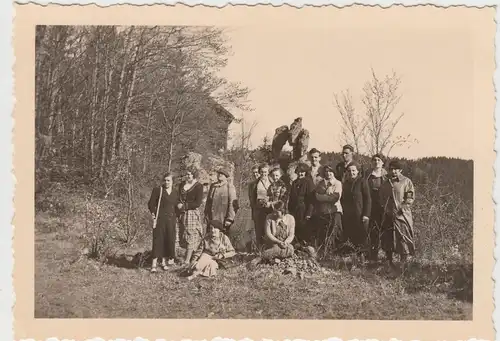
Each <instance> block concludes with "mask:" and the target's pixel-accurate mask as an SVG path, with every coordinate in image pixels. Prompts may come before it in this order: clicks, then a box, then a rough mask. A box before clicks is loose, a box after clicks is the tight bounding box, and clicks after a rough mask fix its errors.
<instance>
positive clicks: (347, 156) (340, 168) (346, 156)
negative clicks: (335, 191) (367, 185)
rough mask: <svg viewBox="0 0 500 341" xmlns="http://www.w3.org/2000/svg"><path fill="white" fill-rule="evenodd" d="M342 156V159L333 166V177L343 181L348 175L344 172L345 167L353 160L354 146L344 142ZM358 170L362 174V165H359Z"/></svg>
mask: <svg viewBox="0 0 500 341" xmlns="http://www.w3.org/2000/svg"><path fill="white" fill-rule="evenodd" d="M342 158H343V161H342V162H339V163H338V164H337V166H336V167H335V177H336V178H337V180H339V181H340V182H344V181H345V180H346V179H347V178H348V177H347V174H346V170H347V167H349V165H350V164H351V163H352V162H354V147H353V146H351V145H350V144H346V145H345V146H343V147H342ZM359 172H360V173H361V176H363V173H364V172H363V167H362V166H361V165H359Z"/></svg>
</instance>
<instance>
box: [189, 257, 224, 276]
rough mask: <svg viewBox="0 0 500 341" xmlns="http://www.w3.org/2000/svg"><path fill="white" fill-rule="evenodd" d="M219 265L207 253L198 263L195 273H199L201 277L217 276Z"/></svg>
mask: <svg viewBox="0 0 500 341" xmlns="http://www.w3.org/2000/svg"><path fill="white" fill-rule="evenodd" d="M218 268H219V264H217V261H215V260H214V259H213V258H212V256H210V255H209V254H207V253H202V254H201V256H200V259H198V261H197V262H196V265H195V267H194V271H196V272H198V273H199V274H200V276H204V277H211V276H215V275H216V274H217V269H218Z"/></svg>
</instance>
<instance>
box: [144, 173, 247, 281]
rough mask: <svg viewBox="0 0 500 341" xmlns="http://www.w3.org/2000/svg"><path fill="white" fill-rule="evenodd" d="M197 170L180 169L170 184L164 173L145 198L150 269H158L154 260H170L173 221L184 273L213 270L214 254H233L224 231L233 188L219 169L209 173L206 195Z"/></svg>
mask: <svg viewBox="0 0 500 341" xmlns="http://www.w3.org/2000/svg"><path fill="white" fill-rule="evenodd" d="M198 174H199V170H198V169H196V168H194V167H190V168H188V169H187V170H185V172H184V174H183V175H184V176H183V180H182V181H181V182H180V184H179V185H178V186H174V179H173V175H172V174H171V173H167V174H165V175H164V176H163V183H162V184H161V185H160V186H158V187H155V188H153V191H152V193H151V197H150V199H149V202H148V208H149V211H150V212H151V215H152V217H153V221H154V223H153V248H152V257H153V260H152V265H151V272H153V273H155V272H157V271H158V266H160V267H161V268H162V269H163V270H167V269H168V267H169V266H170V265H173V264H174V263H175V260H176V252H175V251H176V241H177V239H176V238H177V232H176V227H177V226H178V227H179V236H180V238H179V244H180V246H182V247H183V248H184V249H185V250H186V253H185V256H184V259H183V261H182V265H183V266H184V267H185V268H187V269H188V270H189V271H190V272H191V275H190V276H189V278H190V279H192V278H194V277H196V276H197V275H199V274H202V275H204V276H212V275H215V273H216V271H217V269H218V266H219V263H218V262H217V260H220V259H223V258H229V257H232V256H233V255H234V254H235V250H234V248H233V246H232V244H231V242H230V240H229V238H228V237H227V235H226V233H225V232H227V229H228V228H229V227H230V226H231V225H232V224H233V222H234V217H235V215H236V212H237V210H238V205H237V198H236V190H235V188H234V185H233V184H232V183H230V182H229V181H228V178H229V172H228V170H226V169H219V170H217V171H214V172H212V173H211V174H210V177H211V185H210V187H209V189H208V194H207V196H206V198H205V190H204V185H203V184H202V183H201V182H199V181H198ZM203 206H204V208H203ZM159 260H161V263H160V264H158V261H159Z"/></svg>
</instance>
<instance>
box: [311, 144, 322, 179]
mask: <svg viewBox="0 0 500 341" xmlns="http://www.w3.org/2000/svg"><path fill="white" fill-rule="evenodd" d="M309 160H310V162H311V169H310V171H309V176H310V177H311V180H312V182H313V184H314V185H315V186H316V185H317V184H318V182H320V181H321V180H322V178H321V173H322V171H321V152H320V151H319V150H318V149H316V148H312V149H311V150H310V151H309Z"/></svg>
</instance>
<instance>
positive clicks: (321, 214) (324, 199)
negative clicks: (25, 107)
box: [307, 165, 342, 250]
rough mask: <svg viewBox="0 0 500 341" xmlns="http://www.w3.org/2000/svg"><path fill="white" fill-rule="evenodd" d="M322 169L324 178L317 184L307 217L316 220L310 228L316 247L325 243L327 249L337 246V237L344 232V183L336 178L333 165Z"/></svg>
mask: <svg viewBox="0 0 500 341" xmlns="http://www.w3.org/2000/svg"><path fill="white" fill-rule="evenodd" d="M322 170H323V174H322V177H323V179H322V180H321V181H320V182H318V184H317V185H316V186H315V189H314V191H313V194H312V200H313V201H312V202H311V204H310V205H309V206H310V208H309V212H308V217H307V218H308V219H311V220H313V221H314V224H310V229H311V233H312V235H313V243H314V244H315V247H316V249H318V246H321V245H323V250H326V248H327V247H333V248H335V244H336V239H337V237H338V236H339V234H340V233H342V205H341V204H340V199H341V197H342V183H341V182H340V181H338V180H337V179H335V175H334V170H333V168H332V167H330V166H328V165H326V166H323V168H322ZM311 212H312V216H309V214H311Z"/></svg>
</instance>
